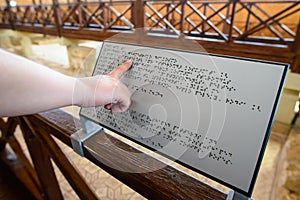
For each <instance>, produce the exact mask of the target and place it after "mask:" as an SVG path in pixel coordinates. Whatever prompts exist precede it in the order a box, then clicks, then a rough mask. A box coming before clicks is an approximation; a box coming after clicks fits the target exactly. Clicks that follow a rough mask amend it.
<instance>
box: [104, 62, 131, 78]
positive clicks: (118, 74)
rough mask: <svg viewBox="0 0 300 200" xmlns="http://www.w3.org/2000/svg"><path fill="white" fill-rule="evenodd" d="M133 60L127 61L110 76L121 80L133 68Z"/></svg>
mask: <svg viewBox="0 0 300 200" xmlns="http://www.w3.org/2000/svg"><path fill="white" fill-rule="evenodd" d="M131 65H132V60H127V61H126V62H124V63H123V64H122V65H120V66H119V67H117V68H116V69H114V70H113V71H111V72H110V73H109V74H108V75H109V76H112V77H114V78H116V79H120V78H121V77H122V75H123V74H124V73H125V72H126V71H127V70H128V69H129V68H130V67H131Z"/></svg>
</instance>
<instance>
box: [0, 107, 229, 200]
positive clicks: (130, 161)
mask: <svg viewBox="0 0 300 200" xmlns="http://www.w3.org/2000/svg"><path fill="white" fill-rule="evenodd" d="M75 124H76V125H75ZM79 125H80V122H79V121H78V119H75V118H73V116H71V115H69V114H67V113H65V112H63V111H61V110H52V111H48V112H45V113H41V114H36V115H29V116H21V117H14V118H8V120H7V121H4V120H3V119H1V118H0V133H1V135H0V136H1V137H0V159H2V160H3V161H4V162H5V163H6V164H7V165H10V166H11V168H12V169H13V170H15V173H16V175H17V176H18V177H19V179H21V181H23V183H24V184H25V185H26V186H27V187H28V189H29V190H30V191H31V192H32V193H33V195H34V196H35V197H36V199H55V200H57V199H63V197H62V194H61V191H60V189H59V186H58V182H57V180H56V177H55V174H54V170H53V167H52V163H51V162H50V159H52V160H53V161H54V162H55V164H56V165H57V166H58V167H59V169H60V170H61V172H62V173H63V175H64V176H65V177H66V178H67V180H68V182H69V183H70V185H71V186H72V188H73V189H74V191H75V192H76V193H77V194H78V196H79V197H80V199H97V197H96V196H95V195H94V193H93V192H92V191H91V190H90V189H89V187H88V185H87V184H86V183H85V182H84V180H83V179H82V177H81V175H80V174H78V172H77V171H76V170H75V169H74V168H73V167H72V164H71V162H70V160H68V158H67V157H66V156H65V155H64V154H63V152H62V151H61V150H60V148H59V146H58V145H57V144H56V143H55V141H54V140H53V138H52V137H51V135H52V136H55V137H56V138H58V139H59V140H60V141H62V142H64V143H65V144H66V145H69V146H70V147H71V139H70V136H71V135H72V134H73V133H75V132H76V131H77V130H78V129H79V128H80V127H78V126H79ZM17 126H20V127H21V130H22V132H23V137H24V139H25V141H26V143H27V147H28V149H29V152H30V155H31V159H32V161H33V162H32V164H33V165H32V164H31V163H30V162H29V161H28V159H27V157H26V156H25V155H24V153H23V151H22V149H21V147H20V145H19V143H18V141H17V140H16V138H15V137H14V131H15V129H16V127H17ZM106 140H110V141H111V142H112V143H113V144H114V145H111V143H107V142H105V141H106ZM99 144H101V145H99ZM6 145H9V146H10V147H11V148H12V149H13V151H14V153H15V154H16V157H15V159H12V157H13V156H12V154H11V153H10V152H8V151H6V148H4V147H5V146H6ZM83 149H84V152H85V157H86V158H87V159H89V160H90V161H92V162H94V163H95V164H96V165H98V166H99V167H101V168H102V169H103V170H105V171H106V172H108V173H109V174H111V175H112V176H114V177H115V178H117V179H119V180H120V181H122V182H123V183H124V184H126V185H128V186H129V187H131V188H132V189H134V190H135V191H137V192H138V193H140V194H141V195H143V196H144V197H146V198H147V199H157V198H159V199H205V200H225V199H226V196H227V195H226V194H225V193H224V192H222V191H220V190H218V189H216V188H214V187H212V186H209V185H208V184H206V183H204V182H202V181H200V180H198V179H196V178H194V177H192V176H190V175H188V174H186V173H184V172H182V171H181V170H179V169H176V168H174V167H172V166H169V165H166V164H165V163H164V162H163V161H160V160H158V159H156V158H153V157H151V156H150V155H148V154H147V153H144V152H141V151H140V150H138V149H136V148H133V147H132V146H130V145H128V144H127V143H125V142H124V141H122V140H120V139H117V138H115V137H113V136H111V135H109V134H106V133H105V132H103V131H102V132H101V133H98V134H97V135H96V136H95V137H93V138H92V139H90V140H87V141H86V142H85V143H84V146H83ZM131 152H135V153H138V154H139V156H136V155H134V154H131ZM141 155H142V159H141ZM112 161H114V162H113V165H115V166H118V167H117V168H113V167H112V166H109V165H107V163H112ZM142 167H144V168H145V169H149V167H153V169H158V170H154V171H152V172H146V173H132V172H126V171H122V170H117V169H131V170H134V171H138V170H140V169H141V168H142Z"/></svg>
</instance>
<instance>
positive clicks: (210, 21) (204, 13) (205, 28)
mask: <svg viewBox="0 0 300 200" xmlns="http://www.w3.org/2000/svg"><path fill="white" fill-rule="evenodd" d="M299 16H300V1H298V0H277V1H270V0H228V1H226V0H205V1H201V2H200V1H187V0H180V1H178V0H172V1H170V0H169V1H160V0H157V1H149V0H136V1H129V0H119V1H101V2H98V1H95V2H87V1H74V2H72V3H59V2H58V0H53V4H33V5H17V6H15V7H11V6H9V5H6V6H0V28H11V29H14V30H20V31H27V32H34V33H43V34H49V35H58V36H64V37H69V38H78V39H91V40H104V39H106V38H108V37H111V36H112V35H114V34H116V33H122V32H133V31H134V30H135V29H136V28H144V30H147V31H151V32H152V33H157V34H160V36H162V35H164V36H166V37H168V36H170V35H172V37H174V36H178V37H182V36H184V37H185V38H188V39H194V40H197V41H198V42H199V43H200V44H202V45H203V46H204V47H205V48H206V47H208V48H207V51H208V52H211V53H221V54H229V55H233V56H246V57H251V58H259V59H266V60H273V61H279V62H288V63H291V64H292V67H291V68H292V71H295V72H300V66H299V64H297V63H299V61H298V59H299V47H298V46H299V45H296V44H295V43H296V41H299V38H300V35H299V30H298V29H299V27H298V23H299ZM210 46H213V47H212V48H210ZM225 46H226V50H225V49H224V47H225ZM218 47H220V49H219V50H218ZM297 47H298V48H297ZM239 52H241V53H239ZM266 52H268V53H269V55H268V54H266Z"/></svg>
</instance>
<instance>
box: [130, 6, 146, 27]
mask: <svg viewBox="0 0 300 200" xmlns="http://www.w3.org/2000/svg"><path fill="white" fill-rule="evenodd" d="M132 11H133V16H134V18H133V22H134V25H135V28H143V27H144V26H145V5H144V0H136V1H135V2H134V4H133V10H132Z"/></svg>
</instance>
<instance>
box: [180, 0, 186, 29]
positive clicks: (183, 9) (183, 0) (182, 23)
mask: <svg viewBox="0 0 300 200" xmlns="http://www.w3.org/2000/svg"><path fill="white" fill-rule="evenodd" d="M186 1H187V0H182V1H181V16H180V33H183V32H184V17H185V5H186Z"/></svg>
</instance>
